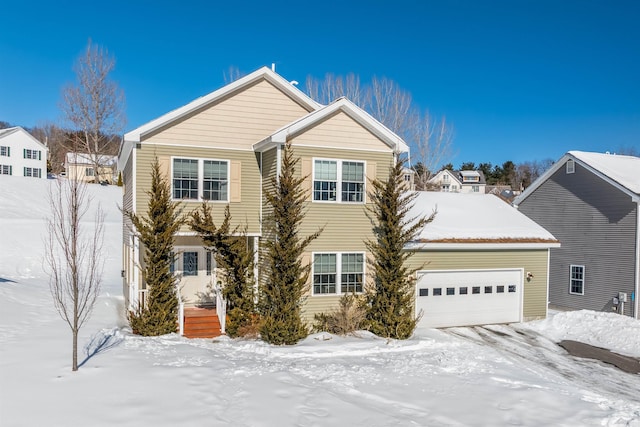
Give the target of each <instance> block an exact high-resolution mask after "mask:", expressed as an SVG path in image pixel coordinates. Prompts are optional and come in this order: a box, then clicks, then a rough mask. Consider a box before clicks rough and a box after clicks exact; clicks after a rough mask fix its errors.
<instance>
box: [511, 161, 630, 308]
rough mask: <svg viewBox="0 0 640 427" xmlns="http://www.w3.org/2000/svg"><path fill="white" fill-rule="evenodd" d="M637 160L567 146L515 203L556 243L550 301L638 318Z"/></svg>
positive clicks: (551, 262)
mask: <svg viewBox="0 0 640 427" xmlns="http://www.w3.org/2000/svg"><path fill="white" fill-rule="evenodd" d="M639 171H640V158H639V157H634V156H619V155H610V154H600V153H588V152H582V151H569V152H568V153H567V154H565V155H564V156H563V157H562V158H561V159H560V160H559V161H558V162H556V163H555V164H554V165H553V166H552V167H551V168H550V169H549V170H548V171H546V172H545V173H544V174H543V175H542V176H541V177H540V178H538V179H537V180H536V181H535V182H534V183H533V184H532V185H531V186H530V187H529V188H527V189H526V190H525V191H524V192H523V193H522V194H521V195H520V196H518V197H517V198H516V199H515V201H514V205H516V206H517V207H518V209H519V210H520V211H521V212H522V213H524V214H525V215H527V216H528V217H529V218H531V219H533V220H534V221H536V222H537V223H538V224H540V225H542V226H543V227H544V228H546V229H547V230H549V231H550V232H551V233H553V235H554V236H556V237H557V238H558V239H559V240H560V241H561V242H562V248H558V249H553V250H552V251H551V259H550V285H549V286H550V288H549V301H550V303H551V304H553V305H555V306H558V307H561V308H569V309H590V310H601V311H615V312H618V313H621V314H622V313H623V314H625V315H628V316H632V317H635V318H638V288H639V281H640V279H639V277H640V259H639V258H640V207H639V204H640V178H638V172H639Z"/></svg>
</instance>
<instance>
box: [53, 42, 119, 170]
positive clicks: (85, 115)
mask: <svg viewBox="0 0 640 427" xmlns="http://www.w3.org/2000/svg"><path fill="white" fill-rule="evenodd" d="M115 64H116V61H115V59H114V57H112V56H110V55H109V52H108V51H107V50H106V49H104V48H102V47H101V46H98V45H94V44H92V43H91V40H89V42H88V43H87V48H86V49H85V51H84V53H83V54H82V55H81V56H80V57H79V58H78V59H77V61H76V63H75V65H74V71H75V73H76V79H77V82H76V84H74V85H68V86H66V87H65V88H64V89H63V91H62V102H61V109H62V111H63V113H64V116H65V119H66V120H67V121H69V122H70V123H71V124H72V125H73V126H74V128H75V130H77V132H74V133H71V134H70V135H71V138H72V141H70V143H71V144H70V145H71V146H72V147H73V148H74V149H75V150H81V151H82V152H84V153H86V154H87V155H88V156H89V158H90V159H91V161H92V163H93V167H94V171H95V174H96V182H98V181H99V171H100V169H101V159H100V156H101V155H104V154H105V153H106V152H107V151H108V147H110V146H112V145H113V141H112V139H113V138H114V137H115V136H116V135H119V134H120V133H121V131H122V130H123V129H124V126H125V123H126V119H125V116H124V92H123V91H122V90H121V89H120V87H119V86H118V84H117V83H115V82H114V81H112V80H111V79H110V77H109V75H110V74H111V72H112V71H113V70H114V68H115Z"/></svg>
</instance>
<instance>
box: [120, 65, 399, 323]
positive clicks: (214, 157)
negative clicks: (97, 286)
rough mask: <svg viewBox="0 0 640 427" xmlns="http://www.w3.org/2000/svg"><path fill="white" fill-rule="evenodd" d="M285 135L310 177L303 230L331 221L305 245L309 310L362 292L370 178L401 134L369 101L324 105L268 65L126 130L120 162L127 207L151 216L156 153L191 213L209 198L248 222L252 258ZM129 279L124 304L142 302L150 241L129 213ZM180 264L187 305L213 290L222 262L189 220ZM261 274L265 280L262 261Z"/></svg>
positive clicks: (237, 220) (384, 169)
mask: <svg viewBox="0 0 640 427" xmlns="http://www.w3.org/2000/svg"><path fill="white" fill-rule="evenodd" d="M287 142H290V143H291V145H292V147H293V150H294V154H295V156H296V157H298V158H299V159H300V162H299V164H298V170H297V173H298V174H301V175H300V176H305V177H306V180H305V183H304V186H305V189H306V191H307V202H306V203H307V210H306V216H305V219H304V223H303V224H302V226H301V233H302V234H303V235H307V234H311V233H313V232H315V231H317V230H318V229H319V228H321V227H324V231H323V233H322V234H321V236H320V237H319V238H318V239H317V240H314V241H313V242H312V243H311V245H310V246H309V247H308V248H307V252H306V253H305V254H304V256H303V261H304V262H306V263H312V265H313V267H312V272H311V274H310V279H309V280H310V282H309V295H308V296H309V298H307V302H306V306H305V310H304V315H305V316H306V318H307V320H311V319H312V318H313V314H314V313H317V312H320V311H327V310H328V309H330V308H332V307H333V306H335V304H336V303H337V301H338V299H339V297H340V295H342V294H343V293H346V292H352V291H356V292H361V291H362V289H363V286H364V283H365V280H366V277H367V272H366V258H367V251H366V247H365V244H364V241H365V240H366V239H368V238H369V237H371V236H372V234H371V223H370V221H369V219H368V218H367V216H366V209H365V208H366V206H367V204H368V203H369V201H368V198H367V191H368V189H369V185H370V182H371V180H373V179H376V178H378V179H385V178H386V176H387V174H388V170H389V167H390V166H391V165H392V164H393V163H394V161H395V158H396V156H397V155H398V154H400V153H403V152H407V151H408V147H407V146H406V144H405V143H404V142H403V141H402V140H401V139H400V138H399V137H398V136H397V135H395V134H394V133H393V132H391V131H389V130H388V129H387V128H386V127H384V126H383V125H381V124H380V123H379V122H378V121H376V120H375V119H374V118H372V117H371V116H370V115H369V114H367V113H366V112H364V111H363V110H362V109H360V108H359V107H357V106H356V105H354V104H353V103H351V102H350V101H348V100H347V99H343V98H341V99H338V100H336V101H335V102H333V103H331V104H329V105H327V106H323V105H320V104H318V103H317V102H315V101H313V100H312V99H311V98H309V97H308V96H307V95H305V94H304V93H303V92H301V91H300V90H298V89H297V88H296V87H295V86H293V85H292V84H290V83H289V82H288V81H287V80H285V79H283V78H282V77H281V76H280V75H278V74H276V73H275V72H273V71H272V70H270V69H269V68H266V67H265V68H261V69H259V70H257V71H255V72H253V73H251V74H249V75H247V76H245V77H243V78H241V79H239V80H237V81H235V82H233V83H231V84H228V85H226V86H224V87H222V88H221V89H219V90H217V91H215V92H212V93H210V94H208V95H206V96H204V97H201V98H198V99H196V100H195V101H193V102H191V103H189V104H187V105H185V106H183V107H180V108H178V109H176V110H174V111H172V112H169V113H167V114H165V115H163V116H161V117H159V118H157V119H155V120H153V121H151V122H149V123H147V124H145V125H143V126H141V127H139V128H137V129H134V130H132V131H130V132H128V133H127V134H125V137H124V140H123V143H122V146H121V149H120V153H119V169H120V170H121V171H122V178H123V183H124V198H123V207H124V209H126V210H129V211H132V212H135V213H137V214H142V215H144V214H145V212H146V209H147V203H148V195H147V193H146V191H147V189H148V188H149V187H150V182H151V181H150V180H151V165H152V163H153V161H154V159H155V158H158V160H159V163H160V165H161V168H162V171H163V173H164V175H165V176H166V178H167V179H168V180H169V182H170V183H171V192H172V196H173V199H174V200H177V201H180V202H181V203H182V207H183V209H184V213H185V214H188V213H190V212H192V211H193V210H195V209H198V208H199V207H200V205H201V203H202V201H208V202H209V203H211V205H212V206H213V209H214V214H215V215H217V217H218V219H219V221H220V222H221V221H222V218H223V213H224V209H225V207H226V206H227V205H228V206H229V208H230V212H231V216H232V220H233V226H234V227H235V226H236V225H239V226H242V227H243V228H246V234H247V239H248V243H249V245H250V246H251V247H253V248H254V249H255V252H256V261H258V257H257V253H258V249H259V247H260V241H261V239H265V238H267V237H266V236H265V234H264V230H263V222H262V219H263V217H264V216H265V215H266V214H267V213H268V206H266V204H265V198H264V192H265V191H267V190H268V189H269V187H270V185H271V178H272V177H277V176H278V174H279V171H280V167H281V156H282V149H283V146H284V144H285V143H287ZM123 238H124V247H123V254H124V260H123V277H124V288H125V296H126V299H127V303H128V304H129V306H130V307H131V308H132V307H134V306H135V305H136V304H138V302H139V301H143V300H144V296H145V293H146V286H145V283H144V281H143V279H142V276H141V271H140V266H141V265H142V262H143V258H142V255H143V252H144V248H142V247H141V245H140V242H139V241H138V238H137V236H136V233H135V231H134V230H132V229H131V224H130V223H129V221H128V220H127V219H126V218H125V227H124V236H123ZM175 250H176V261H175V265H174V268H175V272H176V274H178V275H179V277H180V296H181V300H182V301H183V303H184V304H186V305H202V304H206V303H209V302H212V301H214V300H215V295H214V293H215V292H214V285H215V284H216V266H215V260H214V259H213V257H212V256H211V254H210V253H208V252H207V251H206V250H205V248H204V247H203V244H202V242H201V240H200V239H199V238H198V237H197V236H196V235H195V234H194V233H193V232H192V231H191V230H189V228H188V227H187V226H184V227H183V228H182V229H181V230H180V232H179V233H178V235H177V236H176V240H175ZM255 275H256V278H257V280H259V279H260V266H259V262H256V271H255Z"/></svg>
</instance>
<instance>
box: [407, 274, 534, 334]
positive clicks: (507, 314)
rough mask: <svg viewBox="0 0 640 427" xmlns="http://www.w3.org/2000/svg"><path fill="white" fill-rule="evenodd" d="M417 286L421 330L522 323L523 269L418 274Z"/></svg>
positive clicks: (417, 309)
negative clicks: (421, 313)
mask: <svg viewBox="0 0 640 427" xmlns="http://www.w3.org/2000/svg"><path fill="white" fill-rule="evenodd" d="M416 287H417V289H416V313H418V312H419V311H420V310H422V311H423V316H422V319H421V321H420V323H419V325H418V326H421V327H429V328H443V327H449V326H469V325H484V324H491V323H510V322H519V321H521V320H522V316H521V315H522V287H523V271H522V270H446V271H419V272H418V280H417V282H416Z"/></svg>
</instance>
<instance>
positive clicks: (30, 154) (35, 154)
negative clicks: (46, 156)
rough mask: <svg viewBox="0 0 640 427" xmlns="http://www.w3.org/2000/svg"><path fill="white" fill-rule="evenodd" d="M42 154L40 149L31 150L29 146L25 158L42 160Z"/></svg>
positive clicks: (25, 150) (25, 151)
mask: <svg viewBox="0 0 640 427" xmlns="http://www.w3.org/2000/svg"><path fill="white" fill-rule="evenodd" d="M41 156H42V155H41V154H40V150H29V149H28V148H25V149H24V158H25V159H33V160H41V158H42V157H41Z"/></svg>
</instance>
